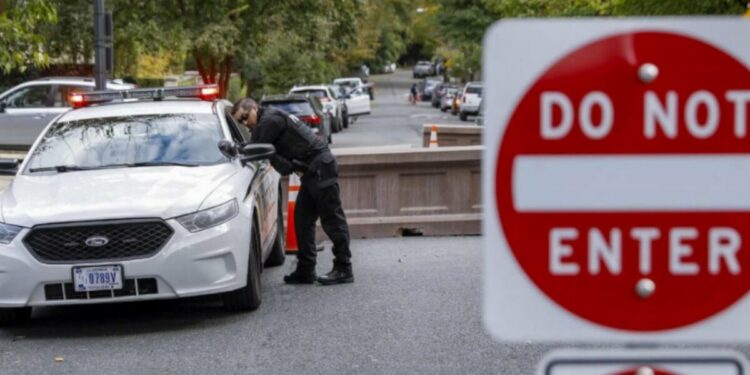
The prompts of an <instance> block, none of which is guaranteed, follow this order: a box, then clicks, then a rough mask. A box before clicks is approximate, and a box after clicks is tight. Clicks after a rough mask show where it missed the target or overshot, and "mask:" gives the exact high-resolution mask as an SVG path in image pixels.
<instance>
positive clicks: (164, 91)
mask: <svg viewBox="0 0 750 375" xmlns="http://www.w3.org/2000/svg"><path fill="white" fill-rule="evenodd" d="M167 97H177V98H199V99H201V100H208V101H210V100H214V99H217V98H218V97H219V86H217V85H204V86H191V87H157V88H146V89H133V90H117V91H115V90H109V91H91V92H73V93H71V94H70V95H69V96H68V102H69V103H70V104H71V105H72V106H73V108H81V107H85V106H88V105H91V104H97V103H106V102H111V101H114V100H124V99H144V100H161V99H164V98H167Z"/></svg>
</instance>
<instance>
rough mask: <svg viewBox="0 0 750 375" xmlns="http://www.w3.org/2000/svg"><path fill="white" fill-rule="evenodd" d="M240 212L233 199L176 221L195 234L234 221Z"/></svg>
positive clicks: (178, 218)
mask: <svg viewBox="0 0 750 375" xmlns="http://www.w3.org/2000/svg"><path fill="white" fill-rule="evenodd" d="M239 210H240V208H239V205H238V204H237V200H236V199H232V200H231V201H229V202H226V203H223V204H220V205H218V206H216V207H211V208H207V209H205V210H202V211H198V212H194V213H192V214H187V215H184V216H180V217H177V218H175V220H177V222H178V223H180V225H182V226H183V227H185V229H187V230H188V231H190V232H191V233H195V232H200V231H202V230H204V229H208V228H211V227H215V226H217V225H221V224H224V223H226V222H227V221H229V220H232V219H234V217H235V216H237V213H238V212H239Z"/></svg>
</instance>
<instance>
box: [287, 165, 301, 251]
mask: <svg viewBox="0 0 750 375" xmlns="http://www.w3.org/2000/svg"><path fill="white" fill-rule="evenodd" d="M300 185H301V183H300V180H299V176H297V175H296V174H294V173H292V174H290V175H289V191H288V195H289V198H288V199H287V211H286V253H287V254H296V253H297V250H299V248H298V246H297V232H296V231H295V230H294V206H295V204H296V202H297V194H298V193H299V188H300Z"/></svg>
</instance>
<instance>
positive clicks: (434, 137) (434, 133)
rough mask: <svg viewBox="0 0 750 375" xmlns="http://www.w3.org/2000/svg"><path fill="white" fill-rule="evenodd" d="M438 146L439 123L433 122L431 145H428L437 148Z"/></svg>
mask: <svg viewBox="0 0 750 375" xmlns="http://www.w3.org/2000/svg"><path fill="white" fill-rule="evenodd" d="M437 146H438V140H437V125H435V124H432V129H431V130H430V145H429V146H428V148H435V147H437Z"/></svg>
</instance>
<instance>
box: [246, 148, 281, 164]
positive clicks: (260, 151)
mask: <svg viewBox="0 0 750 375" xmlns="http://www.w3.org/2000/svg"><path fill="white" fill-rule="evenodd" d="M240 154H241V155H242V156H241V157H240V160H242V164H243V165H244V164H247V163H249V162H251V161H256V160H264V159H268V158H270V157H271V156H273V155H274V154H276V147H273V145H272V144H270V143H253V144H249V145H245V146H243V147H242V149H240Z"/></svg>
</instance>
